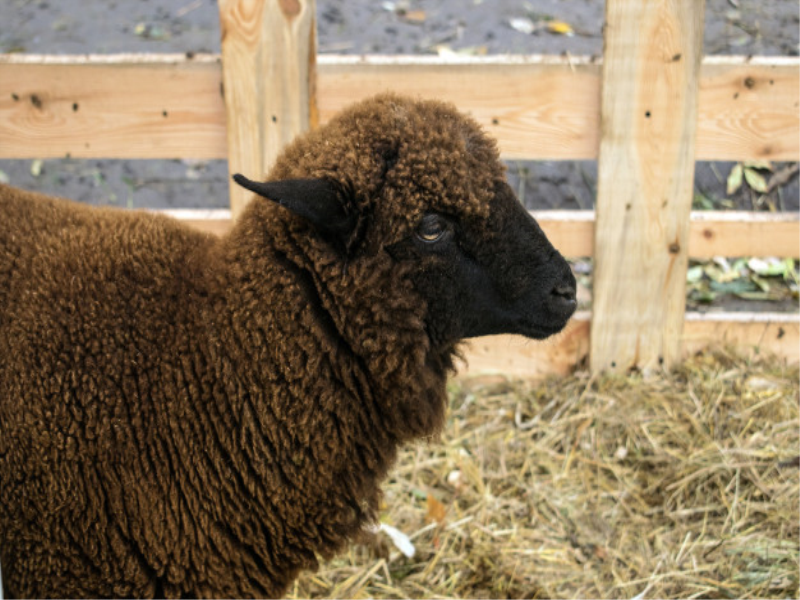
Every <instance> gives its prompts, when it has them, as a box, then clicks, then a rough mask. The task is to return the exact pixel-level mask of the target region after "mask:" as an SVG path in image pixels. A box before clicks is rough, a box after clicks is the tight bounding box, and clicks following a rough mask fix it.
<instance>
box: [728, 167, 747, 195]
mask: <svg viewBox="0 0 800 600" xmlns="http://www.w3.org/2000/svg"><path fill="white" fill-rule="evenodd" d="M743 170H744V167H742V163H736V165H735V166H734V167H733V169H731V172H730V175H728V188H727V191H728V195H731V194H735V193H736V192H737V191H739V188H740V187H742V172H743Z"/></svg>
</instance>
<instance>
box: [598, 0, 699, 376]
mask: <svg viewBox="0 0 800 600" xmlns="http://www.w3.org/2000/svg"><path fill="white" fill-rule="evenodd" d="M704 6H705V2H704V0H606V29H605V52H604V55H603V89H602V99H601V138H600V155H599V161H598V191H597V207H596V208H597V221H596V225H595V227H596V231H595V252H594V256H595V261H596V263H595V277H594V285H593V287H594V292H593V302H592V330H591V359H590V360H591V367H592V370H594V371H597V370H603V369H617V370H626V369H629V368H631V367H638V368H641V369H651V368H654V367H656V368H657V367H658V366H659V365H664V366H669V365H670V364H672V363H673V362H674V361H675V360H677V359H678V358H679V352H680V337H681V331H682V328H683V320H684V312H685V288H686V265H687V245H688V244H687V240H688V234H689V212H690V210H691V204H692V196H693V186H694V162H695V161H694V157H695V151H694V148H695V128H696V121H697V97H698V85H699V83H698V82H699V79H698V76H699V72H700V61H701V58H702V49H703V15H704Z"/></svg>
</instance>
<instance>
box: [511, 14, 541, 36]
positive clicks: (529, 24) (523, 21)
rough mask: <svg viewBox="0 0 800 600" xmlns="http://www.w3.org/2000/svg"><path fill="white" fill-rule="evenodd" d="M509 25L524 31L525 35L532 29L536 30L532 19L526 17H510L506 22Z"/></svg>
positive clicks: (531, 31)
mask: <svg viewBox="0 0 800 600" xmlns="http://www.w3.org/2000/svg"><path fill="white" fill-rule="evenodd" d="M508 24H509V25H511V28H512V29H516V30H517V31H519V32H520V33H524V34H525V35H530V34H532V33H533V32H534V31H536V25H535V24H534V22H533V21H531V20H530V19H528V18H527V17H520V18H516V19H511V20H509V22H508Z"/></svg>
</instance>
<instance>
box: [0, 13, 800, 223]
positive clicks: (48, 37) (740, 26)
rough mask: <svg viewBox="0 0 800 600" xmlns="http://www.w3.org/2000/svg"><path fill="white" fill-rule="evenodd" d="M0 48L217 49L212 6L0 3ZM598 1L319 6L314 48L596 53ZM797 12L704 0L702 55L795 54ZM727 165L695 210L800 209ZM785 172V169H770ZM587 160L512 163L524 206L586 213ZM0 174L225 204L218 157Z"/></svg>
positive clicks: (58, 187) (711, 174) (49, 165)
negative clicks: (546, 25)
mask: <svg viewBox="0 0 800 600" xmlns="http://www.w3.org/2000/svg"><path fill="white" fill-rule="evenodd" d="M1 1H2V4H3V6H4V8H5V10H4V11H3V12H4V27H3V28H2V31H0V52H25V53H53V54H81V53H89V52H92V53H115V52H149V53H160V52H196V53H199V52H219V23H218V12H217V2H216V0H161V1H156V0H127V1H125V2H123V1H107V0H106V1H101V0H59V1H58V2H54V1H52V0H50V1H48V0H1ZM603 11H604V2H603V1H602V0H528V1H520V0H462V1H458V0H440V1H434V0H395V1H387V2H377V1H376V2H356V1H355V0H318V1H317V14H318V36H319V45H318V47H319V51H320V52H321V53H339V54H361V53H372V54H431V53H436V52H437V48H438V47H440V46H446V47H448V48H450V49H452V50H454V51H466V52H474V53H479V54H482V53H489V54H497V53H520V54H536V53H546V54H560V53H564V52H569V53H570V54H572V55H587V54H588V55H591V54H596V55H598V54H600V53H601V52H602V25H603ZM513 19H527V20H528V21H529V22H532V23H539V22H544V21H547V20H550V19H556V20H561V21H565V22H567V23H569V24H570V25H571V27H572V29H573V30H574V33H575V34H574V35H572V36H565V35H554V34H551V33H548V32H547V31H545V30H544V29H543V28H539V29H537V30H536V31H535V32H534V33H533V34H525V33H522V32H520V31H517V30H515V29H514V28H512V26H511V25H510V23H511V21H512V20H513ZM798 23H800V7H798V3H797V2H794V1H792V0H708V1H707V12H706V29H705V40H704V44H705V52H706V53H707V54H740V55H741V54H744V55H750V54H752V55H792V56H794V55H797V54H798V37H799V36H798ZM732 166H733V163H698V167H697V172H696V187H697V192H698V196H697V197H698V200H699V204H698V207H700V205H701V204H702V205H703V206H704V207H706V208H708V207H716V208H721V207H728V208H745V209H750V208H756V209H769V208H773V207H774V208H777V209H784V210H797V209H798V205H799V204H800V190H799V189H798V184H797V177H796V175H795V176H794V177H793V178H792V179H791V180H790V181H789V183H788V184H786V185H784V186H782V187H780V188H778V189H777V190H776V191H775V192H774V193H772V194H771V195H770V196H768V197H767V198H766V199H765V200H764V201H762V202H761V203H760V205H758V204H759V203H758V198H757V197H755V196H753V195H751V194H750V192H749V190H747V189H743V190H742V191H740V192H739V193H738V194H737V195H735V196H734V197H732V198H727V197H726V193H725V179H726V177H727V174H728V173H729V172H730V170H731V168H732ZM776 167H777V168H779V169H780V168H785V167H786V165H776ZM596 173H597V168H596V163H595V162H594V161H563V162H552V161H538V162H518V161H514V162H511V163H509V179H510V180H511V182H512V184H513V185H514V186H515V188H516V189H518V190H519V191H520V192H521V194H520V196H521V197H522V198H523V201H524V202H525V204H526V206H528V207H529V208H536V209H543V208H544V209H547V208H569V209H576V208H582V209H588V208H592V206H593V205H594V197H595V188H596V176H597V175H596ZM0 179H2V180H7V181H9V182H11V183H12V184H13V185H17V186H20V187H24V188H27V189H36V190H41V191H44V192H47V193H52V194H58V195H62V196H67V197H70V198H73V199H76V200H80V201H83V202H88V203H92V204H117V205H121V206H129V207H135V208H142V207H153V208H165V207H169V208H175V207H226V206H227V190H228V184H227V166H226V163H225V161H181V160H142V161H121V160H61V159H57V160H56V159H54V160H45V161H43V162H35V163H34V161H29V160H24V161H23V160H3V161H0Z"/></svg>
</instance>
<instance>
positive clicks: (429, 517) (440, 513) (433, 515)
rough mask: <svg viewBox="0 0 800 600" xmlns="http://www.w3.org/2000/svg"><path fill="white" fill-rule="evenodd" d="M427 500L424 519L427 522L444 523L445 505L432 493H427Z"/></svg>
mask: <svg viewBox="0 0 800 600" xmlns="http://www.w3.org/2000/svg"><path fill="white" fill-rule="evenodd" d="M427 502H428V513H427V514H426V515H425V521H426V522H427V523H433V522H434V521H436V522H437V523H439V524H441V523H444V518H445V516H446V515H447V508H446V507H445V505H444V504H442V503H441V502H439V501H438V500H437V499H436V498H434V497H433V494H428V501H427Z"/></svg>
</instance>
